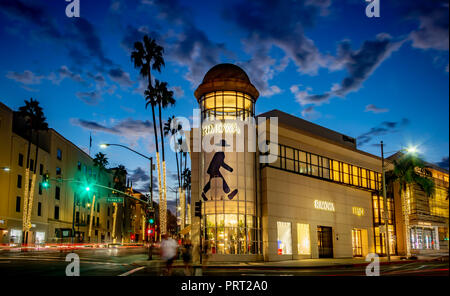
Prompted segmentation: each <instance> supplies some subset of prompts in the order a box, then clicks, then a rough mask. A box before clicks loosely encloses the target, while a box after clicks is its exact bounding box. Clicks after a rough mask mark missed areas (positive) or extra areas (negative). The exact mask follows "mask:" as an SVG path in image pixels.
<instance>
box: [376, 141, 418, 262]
mask: <svg viewBox="0 0 450 296" xmlns="http://www.w3.org/2000/svg"><path fill="white" fill-rule="evenodd" d="M380 146H381V172H382V179H383V204H384V211H383V219H384V227H385V238H386V256H387V259H388V261H389V262H390V261H391V254H390V237H389V213H388V208H387V198H386V177H385V170H384V153H385V152H384V151H383V148H384V144H383V141H381V143H380ZM403 151H404V152H406V153H408V154H415V153H417V152H419V150H418V149H417V146H409V147H407V148H403V149H400V150H399V152H403ZM392 152H395V151H392ZM392 152H386V153H392Z"/></svg>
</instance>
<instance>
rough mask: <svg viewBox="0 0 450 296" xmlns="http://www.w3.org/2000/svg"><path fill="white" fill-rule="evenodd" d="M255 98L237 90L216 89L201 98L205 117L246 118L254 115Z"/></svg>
mask: <svg viewBox="0 0 450 296" xmlns="http://www.w3.org/2000/svg"><path fill="white" fill-rule="evenodd" d="M253 103H254V102H253V99H252V98H251V97H250V96H249V95H247V94H244V93H241V92H236V91H215V92H211V93H208V94H206V95H204V96H203V97H202V98H201V99H200V106H202V115H203V118H210V119H213V118H214V119H236V118H241V119H246V118H249V117H251V116H253V115H254V104H253Z"/></svg>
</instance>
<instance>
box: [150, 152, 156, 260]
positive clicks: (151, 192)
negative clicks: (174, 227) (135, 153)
mask: <svg viewBox="0 0 450 296" xmlns="http://www.w3.org/2000/svg"><path fill="white" fill-rule="evenodd" d="M150 213H151V218H153V213H154V211H153V157H150ZM154 235H155V233H152V235H149V236H150V237H149V245H148V260H152V259H153V237H154Z"/></svg>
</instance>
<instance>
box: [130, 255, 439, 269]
mask: <svg viewBox="0 0 450 296" xmlns="http://www.w3.org/2000/svg"><path fill="white" fill-rule="evenodd" d="M153 258H154V259H153V260H145V261H144V260H143V261H135V262H134V263H133V264H134V265H139V266H147V267H159V266H161V265H164V261H163V260H160V259H156V258H157V256H153ZM435 260H447V261H448V256H447V257H446V258H443V257H427V256H419V257H418V258H417V259H414V260H411V259H408V260H406V259H400V256H392V257H391V262H388V261H387V258H385V257H380V264H381V265H387V264H405V263H412V262H427V261H435ZM367 264H369V262H368V261H365V259H364V258H343V259H334V258H333V259H302V260H288V261H276V262H273V261H272V262H208V263H207V264H205V265H203V267H206V268H244V269H253V268H258V269H276V268H283V269H286V268H288V269H303V268H328V267H357V266H365V265H367ZM173 266H174V267H182V266H184V265H183V262H182V261H181V260H176V261H175V262H174V264H173ZM201 266H202V265H200V264H193V267H201Z"/></svg>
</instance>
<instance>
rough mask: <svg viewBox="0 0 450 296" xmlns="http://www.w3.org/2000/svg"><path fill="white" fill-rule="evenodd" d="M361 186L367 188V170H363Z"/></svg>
mask: <svg viewBox="0 0 450 296" xmlns="http://www.w3.org/2000/svg"><path fill="white" fill-rule="evenodd" d="M361 180H362V183H361V186H362V187H367V171H366V169H361Z"/></svg>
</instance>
